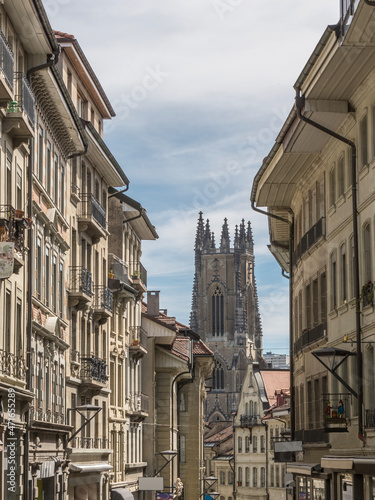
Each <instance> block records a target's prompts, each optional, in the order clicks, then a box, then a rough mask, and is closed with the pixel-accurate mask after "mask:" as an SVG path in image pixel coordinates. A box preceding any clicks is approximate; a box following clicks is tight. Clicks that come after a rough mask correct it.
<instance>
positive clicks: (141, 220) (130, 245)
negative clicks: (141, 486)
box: [108, 189, 158, 499]
mask: <svg viewBox="0 0 375 500" xmlns="http://www.w3.org/2000/svg"><path fill="white" fill-rule="evenodd" d="M110 196H111V198H110V200H109V204H108V206H109V231H110V236H109V248H110V253H109V254H108V270H109V273H108V277H109V287H110V289H111V290H112V293H113V315H112V318H111V320H110V389H111V395H110V407H109V410H110V411H109V436H110V440H111V448H112V450H113V453H112V455H111V458H110V463H111V464H112V466H113V475H112V476H111V492H112V497H113V498H116V499H120V498H129V496H130V498H131V495H132V496H133V497H134V498H139V493H138V478H139V477H141V476H143V475H144V469H145V467H146V465H147V463H146V461H145V460H144V459H143V449H142V448H143V446H142V445H143V421H144V419H145V418H146V417H147V416H148V407H149V397H148V394H147V393H145V392H144V390H143V381H142V363H143V360H144V356H145V355H146V354H147V334H146V332H145V330H144V328H143V327H142V324H141V313H142V299H143V296H144V293H145V292H146V287H147V272H146V269H145V268H144V266H143V265H142V263H141V260H142V240H155V239H156V238H157V237H158V235H157V233H156V231H155V228H154V226H152V224H151V222H150V220H149V218H148V216H147V214H146V210H145V209H144V208H143V207H142V206H141V205H140V204H139V203H138V202H136V201H135V200H133V199H132V198H129V197H128V196H126V195H125V194H121V193H117V192H116V191H115V190H114V189H111V195H110Z"/></svg>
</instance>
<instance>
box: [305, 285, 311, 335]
mask: <svg viewBox="0 0 375 500" xmlns="http://www.w3.org/2000/svg"><path fill="white" fill-rule="evenodd" d="M305 297H306V304H305V305H306V328H307V329H308V330H309V329H310V328H311V284H309V285H307V287H306V293H305Z"/></svg>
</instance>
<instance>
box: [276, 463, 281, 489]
mask: <svg viewBox="0 0 375 500" xmlns="http://www.w3.org/2000/svg"><path fill="white" fill-rule="evenodd" d="M275 469H276V488H280V469H279V466H278V465H276V466H275Z"/></svg>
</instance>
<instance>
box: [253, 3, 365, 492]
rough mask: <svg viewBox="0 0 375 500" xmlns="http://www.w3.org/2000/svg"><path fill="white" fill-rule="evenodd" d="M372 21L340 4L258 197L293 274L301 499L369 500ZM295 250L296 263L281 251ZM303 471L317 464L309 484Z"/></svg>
mask: <svg viewBox="0 0 375 500" xmlns="http://www.w3.org/2000/svg"><path fill="white" fill-rule="evenodd" d="M374 20H375V10H374V6H373V5H372V4H371V3H370V2H365V1H359V2H346V3H345V2H344V3H343V4H342V11H341V19H340V22H339V24H338V25H337V27H336V29H333V28H332V27H328V28H327V30H326V31H325V32H324V34H323V35H322V38H321V40H320V42H319V44H318V46H317V49H316V51H314V54H313V55H312V56H311V57H310V59H309V61H308V65H307V66H306V68H308V69H307V70H306V71H304V72H302V73H301V75H300V77H299V78H298V80H297V82H296V83H295V89H296V106H295V107H294V108H293V109H292V111H291V113H290V115H289V117H288V118H287V120H286V122H285V124H284V126H283V129H282V131H281V132H280V134H279V136H278V138H277V140H276V144H275V146H274V148H273V149H272V151H271V152H270V154H269V155H268V157H267V158H266V159H265V161H264V163H263V165H262V167H261V169H260V171H259V172H258V174H257V176H256V178H255V181H254V184H253V190H252V195H251V199H252V201H253V202H254V203H256V205H257V206H258V207H267V208H268V211H269V212H270V213H271V214H273V215H277V216H279V217H281V219H280V218H279V219H275V218H273V217H270V219H269V224H270V234H271V239H272V240H273V241H274V242H276V243H277V244H278V246H276V245H275V246H274V250H273V251H274V253H275V256H276V258H277V260H278V262H280V263H281V264H282V265H283V267H284V269H285V271H287V272H290V276H291V286H292V295H293V304H292V308H293V316H292V324H293V327H292V329H291V332H290V335H291V340H292V342H291V345H292V347H293V353H291V367H292V369H293V376H294V384H293V387H292V422H294V425H293V427H294V428H293V429H292V431H293V433H294V437H295V439H297V440H302V442H303V461H302V463H301V464H300V468H299V469H298V464H295V466H293V470H292V472H293V473H294V475H295V478H296V484H297V489H298V494H299V495H307V494H309V493H310V494H312V495H314V494H319V495H321V497H322V498H329V496H328V495H329V494H330V495H331V497H334V498H337V499H343V498H348V495H352V491H353V495H354V496H353V498H366V499H367V498H372V497H373V493H372V491H373V485H374V478H373V473H372V472H370V469H371V467H373V465H371V464H373V463H374V457H375V455H374V419H373V418H372V417H373V414H374V396H373V394H374V391H373V385H374V377H373V364H374V355H373V348H372V342H373V341H374V334H375V330H374V325H375V322H374V308H373V305H374V301H373V288H374V258H375V254H374V231H375V226H374V223H375V221H374V188H373V186H374V179H375V178H374V168H373V163H374V156H375V149H374V144H375V143H374V140H373V137H374V130H375V121H374V117H375V113H374V98H375V94H374V91H373V89H374V81H375V80H374V79H375V60H374V55H373V54H374V51H373V45H372V44H373V38H374V37H373V29H372V28H371V26H372V23H373V22H374ZM348 74H351V75H353V78H351V79H347V78H346V76H344V75H348ZM280 178H282V179H283V183H282V184H281V183H280V182H279V180H280ZM271 193H272V194H271ZM288 226H292V227H293V228H294V231H293V232H294V235H293V239H291V240H289V238H288V233H289V231H288ZM289 244H290V245H291V246H292V251H293V252H292V261H291V262H290V259H289V254H288V253H287V250H283V249H282V247H281V245H284V247H285V249H287V248H288V246H289ZM325 348H329V349H330V351H328V352H332V353H335V355H336V356H337V354H338V353H339V352H340V350H344V354H345V351H346V352H347V354H346V355H345V356H346V358H345V359H343V362H342V363H341V364H340V366H338V367H337V369H336V370H332V368H331V367H330V366H328V367H329V369H327V364H326V366H325V365H323V364H321V363H320V362H319V360H318V358H316V357H314V356H313V355H312V352H311V351H313V352H316V354H317V356H318V357H319V355H320V350H321V349H325ZM324 352H327V350H325V351H323V354H324ZM292 354H293V355H292ZM336 363H338V361H337V358H336ZM335 373H336V374H337V375H338V376H339V377H340V378H341V379H338V378H337V377H336V376H335ZM341 433H344V434H341ZM343 435H344V436H345V438H344V439H343ZM358 455H361V456H362V457H363V460H362V461H357V459H356V457H357V456H358ZM345 461H346V462H345ZM304 464H313V466H312V467H311V469H310V473H309V474H310V475H311V477H307V475H306V472H303V467H304ZM314 467H315V469H314ZM321 468H323V475H320V474H319V472H318V470H320V469H321ZM298 470H299V471H300V472H299V473H298ZM311 471H312V472H311ZM327 473H328V474H331V476H328V478H330V480H329V479H327ZM314 491H315V493H314ZM350 498H352V496H350Z"/></svg>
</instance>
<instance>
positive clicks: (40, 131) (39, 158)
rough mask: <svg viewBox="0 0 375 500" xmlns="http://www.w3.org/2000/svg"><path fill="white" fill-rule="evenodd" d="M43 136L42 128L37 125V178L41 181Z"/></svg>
mask: <svg viewBox="0 0 375 500" xmlns="http://www.w3.org/2000/svg"><path fill="white" fill-rule="evenodd" d="M43 160H44V138H43V129H42V127H41V126H40V125H39V133H38V178H39V180H40V182H42V183H43Z"/></svg>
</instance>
